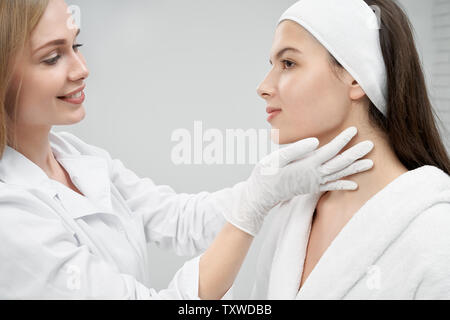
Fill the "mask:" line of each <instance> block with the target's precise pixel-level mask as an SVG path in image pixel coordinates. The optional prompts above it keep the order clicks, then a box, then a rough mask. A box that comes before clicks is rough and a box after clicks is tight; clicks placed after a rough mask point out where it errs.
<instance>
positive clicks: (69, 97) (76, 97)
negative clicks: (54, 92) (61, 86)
mask: <svg viewBox="0 0 450 320" xmlns="http://www.w3.org/2000/svg"><path fill="white" fill-rule="evenodd" d="M82 95H83V91H80V92H78V93H75V94H73V95H70V96H64V97H58V99H79V98H81V96H82Z"/></svg>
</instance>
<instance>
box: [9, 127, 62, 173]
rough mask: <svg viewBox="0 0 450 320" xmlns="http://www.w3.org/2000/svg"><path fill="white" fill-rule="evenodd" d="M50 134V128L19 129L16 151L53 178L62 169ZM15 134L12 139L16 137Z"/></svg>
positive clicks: (16, 134) (16, 132)
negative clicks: (56, 157) (52, 147)
mask: <svg viewBox="0 0 450 320" xmlns="http://www.w3.org/2000/svg"><path fill="white" fill-rule="evenodd" d="M49 132H50V128H48V127H39V128H36V127H33V128H24V127H21V128H17V129H16V130H15V131H14V133H15V138H16V139H17V141H18V144H17V145H16V146H15V149H16V150H17V151H18V152H20V153H21V154H22V155H24V156H25V157H26V158H27V159H29V160H30V161H32V162H33V163H34V164H36V165H37V166H39V167H40V168H41V169H42V170H43V171H44V172H45V173H46V174H47V176H49V177H52V176H54V175H55V174H56V172H58V170H59V169H60V167H59V163H58V162H57V160H56V159H55V157H54V155H53V152H52V149H51V147H50V141H49V138H48V135H49ZM14 133H12V134H11V137H14Z"/></svg>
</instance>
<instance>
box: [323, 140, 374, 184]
mask: <svg viewBox="0 0 450 320" xmlns="http://www.w3.org/2000/svg"><path fill="white" fill-rule="evenodd" d="M373 147H374V145H373V142H372V141H369V140H366V141H363V142H360V143H358V144H357V145H355V146H353V147H351V148H350V149H348V150H346V151H345V152H343V153H342V154H340V155H338V156H336V157H334V158H333V159H331V160H329V161H327V162H326V163H324V164H323V165H322V166H320V167H319V172H320V173H321V174H322V175H330V174H333V173H337V172H338V171H340V170H342V169H344V168H346V167H348V166H349V165H351V164H352V163H353V162H355V161H356V160H358V159H360V158H362V157H364V156H365V155H367V154H368V153H369V152H370V151H372V150H373Z"/></svg>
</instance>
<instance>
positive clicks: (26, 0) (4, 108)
mask: <svg viewBox="0 0 450 320" xmlns="http://www.w3.org/2000/svg"><path fill="white" fill-rule="evenodd" d="M48 2H49V0H0V158H1V157H2V155H3V152H4V150H5V148H6V145H7V144H15V141H12V140H15V139H11V137H9V136H8V124H11V123H12V121H13V120H14V118H15V112H16V106H17V100H18V96H19V94H20V88H21V81H20V82H19V85H18V89H17V91H16V92H11V82H12V75H13V71H14V58H15V57H16V56H17V55H18V54H19V53H20V52H21V51H22V50H23V49H24V48H25V45H26V43H27V41H28V40H29V38H30V34H31V32H32V31H33V29H34V28H35V27H36V25H37V24H38V22H39V20H40V19H41V17H42V15H43V14H44V11H45V9H46V8H47V5H48Z"/></svg>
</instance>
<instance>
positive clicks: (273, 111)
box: [266, 107, 281, 121]
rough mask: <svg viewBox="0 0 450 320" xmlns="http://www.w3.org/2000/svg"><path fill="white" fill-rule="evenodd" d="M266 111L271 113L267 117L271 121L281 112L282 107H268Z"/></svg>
mask: <svg viewBox="0 0 450 320" xmlns="http://www.w3.org/2000/svg"><path fill="white" fill-rule="evenodd" d="M266 112H267V113H268V114H269V116H268V117H267V121H270V120H272V119H273V118H275V117H276V116H277V115H278V114H279V113H280V112H281V109H279V108H272V107H267V109H266Z"/></svg>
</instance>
